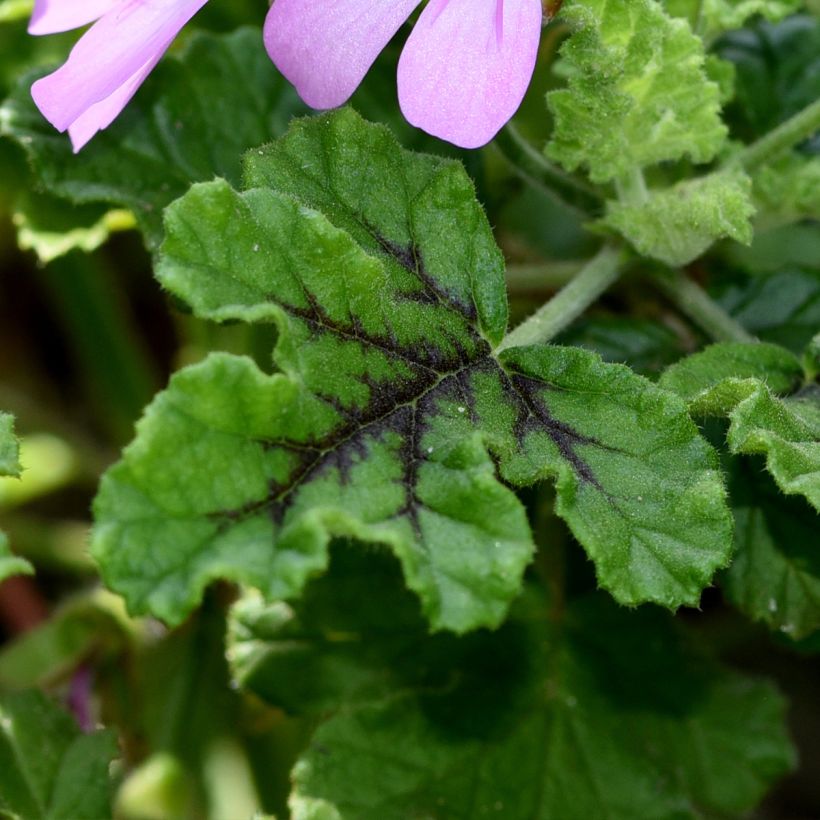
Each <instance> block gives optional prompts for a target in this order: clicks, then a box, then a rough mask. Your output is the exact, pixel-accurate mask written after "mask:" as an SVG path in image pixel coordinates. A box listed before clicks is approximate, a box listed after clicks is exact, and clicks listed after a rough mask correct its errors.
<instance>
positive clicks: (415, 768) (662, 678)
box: [229, 549, 795, 820]
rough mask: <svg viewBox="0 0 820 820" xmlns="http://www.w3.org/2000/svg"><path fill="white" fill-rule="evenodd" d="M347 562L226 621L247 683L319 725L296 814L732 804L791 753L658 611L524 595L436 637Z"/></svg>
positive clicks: (770, 703) (775, 710) (713, 807)
mask: <svg viewBox="0 0 820 820" xmlns="http://www.w3.org/2000/svg"><path fill="white" fill-rule="evenodd" d="M353 558H354V556H353V555H352V550H349V549H345V550H343V551H342V550H340V551H339V552H337V554H336V555H335V556H334V561H333V566H332V569H331V572H330V574H329V575H328V576H327V577H326V578H324V579H321V580H319V581H317V582H315V583H314V587H315V589H313V590H311V589H309V590H308V594H307V597H306V599H305V601H304V602H302V603H300V604H299V605H298V606H297V607H296V609H295V610H291V611H290V612H287V613H286V612H284V611H283V610H282V607H281V605H280V606H273V607H269V608H266V607H264V606H263V605H261V604H260V603H259V602H258V601H255V602H254V601H252V600H246V601H243V602H242V603H241V604H240V605H239V606H238V607H237V613H236V615H235V617H236V618H237V620H238V622H239V623H238V624H236V625H235V626H234V627H233V630H232V636H233V637H232V642H231V645H230V649H229V653H230V654H231V656H232V657H233V658H234V660H235V666H234V669H235V671H236V672H237V677H238V681H239V682H240V684H241V685H243V686H244V687H247V688H249V689H250V690H251V691H253V692H254V693H255V694H257V695H259V696H261V697H262V698H264V699H265V700H267V701H268V702H269V703H271V704H272V705H278V706H285V707H286V708H288V709H289V710H291V711H296V712H297V713H299V712H301V713H308V714H313V715H318V716H321V717H324V718H325V719H324V722H322V723H320V724H319V728H318V729H317V731H316V733H315V734H314V736H313V739H312V740H311V742H310V744H309V746H308V748H307V750H306V751H305V752H304V753H303V754H302V756H301V759H300V760H299V762H298V763H297V765H296V768H295V769H294V772H293V781H294V785H295V790H294V793H293V795H292V797H291V810H292V812H293V816H294V818H307V817H316V816H326V817H348V816H350V817H357V818H362V820H367V819H368V818H373V820H375V818H379V819H380V820H381V818H385V820H393V818H396V820H398V818H405V817H435V818H448V817H482V816H485V815H486V816H498V817H504V818H511V820H517V818H521V819H522V820H523V819H524V818H532V817H561V818H568V820H575V818H578V820H586V819H587V818H590V817H610V818H623V819H624V820H627V818H628V819H629V820H632V818H635V817H654V818H670V820H671V818H676V817H684V816H686V817H689V816H698V815H704V816H741V815H743V814H744V813H745V812H746V811H748V810H749V809H750V808H752V807H753V806H754V804H755V803H756V802H757V801H758V800H759V799H760V798H761V797H762V795H763V794H764V792H765V791H766V789H767V788H768V787H769V786H770V785H771V784H772V783H773V781H774V780H775V779H777V778H778V777H779V776H780V775H782V774H783V773H784V772H786V771H787V770H788V769H789V768H791V767H792V766H793V765H794V762H795V760H794V753H793V751H792V750H791V748H790V745H789V743H788V740H787V737H786V733H785V726H784V707H785V704H784V702H783V700H782V698H781V697H780V696H779V695H778V693H777V692H776V690H774V689H773V688H772V687H771V685H769V684H767V683H764V682H762V681H756V680H754V679H750V678H748V677H745V676H742V675H738V674H737V673H734V672H730V671H729V670H726V669H723V668H721V667H719V666H717V665H715V664H713V663H712V662H710V661H707V660H705V659H704V658H703V657H702V656H700V655H698V653H696V652H695V651H693V648H692V646H691V645H690V643H689V641H687V640H686V639H685V637H684V636H683V635H682V634H681V633H680V632H678V631H676V629H675V628H674V625H673V624H672V623H670V621H669V619H668V617H666V616H665V615H663V614H662V613H660V612H658V611H656V610H648V609H645V610H641V611H639V612H629V611H626V610H624V609H621V608H618V607H615V606H614V605H613V604H612V602H611V601H607V600H606V599H605V598H604V597H603V596H600V595H596V596H592V597H587V598H584V599H581V600H578V601H574V602H572V603H570V604H569V605H568V606H567V607H566V608H565V609H563V610H561V609H558V608H553V607H551V606H550V602H549V601H545V600H543V599H542V598H541V597H540V593H538V592H535V591H534V590H532V589H529V590H527V592H526V593H525V597H524V598H523V599H522V600H521V601H520V602H519V603H518V604H517V605H516V607H515V610H514V612H513V614H512V616H511V618H510V620H508V621H507V623H506V624H504V625H503V626H502V627H501V628H500V629H499V630H498V631H497V632H494V633H490V632H486V631H483V632H478V633H474V634H472V635H469V636H467V637H466V638H454V637H452V636H449V635H436V636H432V637H429V636H427V635H426V633H425V625H424V623H423V621H421V619H419V618H418V615H416V617H415V624H414V623H413V616H412V603H413V602H412V600H408V597H407V595H406V593H404V592H403V591H402V590H401V588H400V586H399V584H398V583H397V579H396V578H395V573H390V572H389V569H388V571H385V567H384V562H383V561H381V562H379V561H373V560H372V556H368V557H367V558H366V561H367V564H366V566H363V564H364V561H363V560H362V559H359V560H358V562H356V561H354V560H353ZM374 589H377V590H378V593H377V597H376V600H375V601H371V600H370V591H371V590H374ZM391 593H392V600H393V601H395V603H396V610H397V617H395V618H394V617H393V614H394V610H393V607H392V606H391V605H388V606H384V605H383V601H388V600H390V598H389V597H388V596H390V594H391ZM328 715H330V717H327V716H328ZM711 771H719V772H720V773H721V774H720V776H715V777H707V776H704V772H711ZM590 783H594V784H595V787H594V788H593V787H591V786H590Z"/></svg>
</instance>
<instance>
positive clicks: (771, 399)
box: [660, 343, 820, 510]
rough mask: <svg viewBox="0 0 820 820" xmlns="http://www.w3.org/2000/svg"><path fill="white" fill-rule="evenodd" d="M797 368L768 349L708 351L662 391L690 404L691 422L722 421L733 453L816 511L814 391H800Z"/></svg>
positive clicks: (819, 461)
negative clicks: (761, 460) (756, 458)
mask: <svg viewBox="0 0 820 820" xmlns="http://www.w3.org/2000/svg"><path fill="white" fill-rule="evenodd" d="M801 378H802V368H801V366H800V361H799V360H798V359H797V358H796V357H795V356H794V355H793V354H791V353H789V352H788V351H787V350H784V349H783V348H778V347H776V346H775V345H767V344H738V343H725V344H717V345H713V346H712V347H710V348H707V349H706V350H704V351H702V352H701V353H696V354H695V355H693V356H690V357H688V358H687V359H684V360H683V361H681V362H679V363H678V364H675V365H673V366H672V367H670V368H669V370H667V371H666V373H664V375H663V376H662V377H661V381H660V383H661V385H662V386H664V387H666V388H667V389H669V390H674V391H675V392H676V393H678V394H679V395H680V396H682V397H683V398H685V399H686V400H687V401H688V402H689V406H690V408H691V410H692V412H693V413H694V414H695V415H700V416H727V417H728V418H729V421H730V425H729V433H728V436H727V442H728V444H729V449H730V450H731V451H732V452H733V453H744V454H747V455H756V454H760V455H765V456H766V467H767V469H768V470H769V472H770V473H771V474H772V476H773V477H774V480H775V481H776V482H777V485H778V486H779V487H780V489H781V490H782V491H783V492H784V493H789V494H795V493H796V494H799V495H803V496H805V497H806V498H807V499H808V500H809V502H810V503H811V504H812V505H813V506H814V507H815V508H816V509H818V510H820V391H818V389H817V387H816V386H815V385H810V386H807V387H806V388H804V389H802V390H800V391H799V392H797V393H794V394H793V395H790V396H786V397H785V398H780V397H778V395H777V394H778V393H781V394H786V393H789V392H791V391H792V390H793V389H794V388H796V387H797V386H798V385H799V384H800V381H801Z"/></svg>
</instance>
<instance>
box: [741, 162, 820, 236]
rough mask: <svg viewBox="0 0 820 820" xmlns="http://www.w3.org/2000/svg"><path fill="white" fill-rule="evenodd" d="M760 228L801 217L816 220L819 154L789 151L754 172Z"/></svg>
mask: <svg viewBox="0 0 820 820" xmlns="http://www.w3.org/2000/svg"><path fill="white" fill-rule="evenodd" d="M754 201H755V205H756V207H757V210H758V211H759V219H758V222H759V223H760V227H764V228H771V227H773V226H777V225H782V224H784V223H789V222H797V221H798V220H801V219H816V220H820V156H807V155H804V154H798V153H797V152H794V151H793V152H792V153H790V154H786V155H785V156H784V157H781V158H780V159H778V160H776V161H775V162H772V163H771V164H769V165H764V166H763V167H762V168H761V169H760V170H759V171H757V172H756V173H755V175H754Z"/></svg>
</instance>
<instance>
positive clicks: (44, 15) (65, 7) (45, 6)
mask: <svg viewBox="0 0 820 820" xmlns="http://www.w3.org/2000/svg"><path fill="white" fill-rule="evenodd" d="M119 2H121V0H34V11H33V12H32V13H31V20H30V21H29V25H28V33H29V34H54V33H56V32H58V31H70V30H71V29H73V28H79V27H80V26H85V25H88V23H93V22H94V20H97V19H99V18H100V17H102V16H103V14H105V13H106V12H107V11H109V10H110V9H112V8H114V6H116V5H117V3H119Z"/></svg>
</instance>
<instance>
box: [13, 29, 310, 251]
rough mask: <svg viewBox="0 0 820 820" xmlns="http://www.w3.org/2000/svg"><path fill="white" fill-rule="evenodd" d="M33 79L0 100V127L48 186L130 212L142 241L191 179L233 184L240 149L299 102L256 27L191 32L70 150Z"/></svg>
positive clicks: (157, 231)
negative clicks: (41, 106) (180, 49)
mask: <svg viewBox="0 0 820 820" xmlns="http://www.w3.org/2000/svg"><path fill="white" fill-rule="evenodd" d="M32 79H33V77H32V76H28V77H25V78H23V80H21V82H20V83H19V84H18V86H17V88H16V90H15V92H14V94H13V96H12V97H11V98H10V99H9V100H8V101H7V102H6V103H5V104H4V105H3V107H2V108H0V134H6V135H8V136H11V137H12V138H14V139H15V140H17V141H18V142H19V143H20V144H21V145H22V146H23V148H24V149H25V150H26V152H27V153H28V156H29V159H30V161H31V163H32V166H33V168H34V171H35V173H36V175H37V178H38V180H39V182H40V184H41V185H43V186H44V187H46V188H47V189H48V191H49V192H50V193H52V194H56V195H58V196H62V197H66V198H68V199H70V200H72V201H75V202H83V203H85V202H107V203H111V204H114V205H117V206H119V207H124V208H128V209H130V210H131V211H133V212H134V215H135V216H136V218H137V221H138V223H139V225H140V227H141V228H142V230H143V231H144V233H145V236H146V241H147V242H148V244H149V246H151V247H155V246H156V245H158V244H159V242H160V240H161V238H162V209H163V207H165V205H167V204H168V203H169V202H171V201H172V200H174V199H175V198H176V197H178V196H180V195H181V194H183V193H184V192H185V191H186V190H187V189H188V187H189V186H190V185H191V183H192V182H196V181H197V180H206V179H212V178H213V177H214V175H219V176H222V177H225V178H226V179H229V180H232V181H234V182H238V180H239V175H240V159H241V156H242V153H243V152H244V151H245V150H247V149H248V148H250V147H252V146H254V145H258V144H259V143H261V142H264V141H265V140H269V139H271V138H272V137H273V136H275V135H277V134H279V133H281V132H282V131H283V130H284V128H285V126H286V124H287V122H288V120H289V118H290V116H291V115H292V114H293V112H294V111H296V110H299V109H300V105H299V103H298V102H297V100H296V98H295V94H294V92H293V90H292V89H291V87H290V85H289V84H288V83H287V82H286V81H285V80H284V79H283V78H282V77H281V76H280V75H279V74H277V73H276V70H275V69H274V68H273V65H272V64H271V61H270V59H269V58H268V56H267V54H266V53H265V49H264V47H263V45H262V38H261V36H260V33H259V31H258V30H256V29H240V30H239V31H236V32H234V33H232V34H228V35H224V36H217V35H212V34H199V35H198V36H196V37H194V38H193V39H192V40H191V43H190V45H189V47H188V48H187V49H186V50H185V52H184V53H183V54H181V55H180V56H179V57H178V58H174V57H170V58H167V59H165V60H163V62H162V63H161V64H160V66H159V67H158V68H157V69H156V70H155V72H154V73H153V76H152V77H151V78H150V79H149V80H148V81H147V82H146V84H145V87H144V88H142V89H141V90H140V92H139V93H138V94H137V96H136V97H135V98H134V100H132V102H131V103H129V105H128V107H127V108H126V110H125V111H124V113H123V114H122V115H121V116H120V117H119V118H118V120H117V122H116V123H115V124H114V125H113V126H112V127H111V128H109V129H107V130H106V131H104V132H102V133H101V134H98V135H97V136H96V137H95V138H94V140H93V141H92V142H91V143H90V144H89V145H88V146H87V147H86V148H85V149H83V151H81V152H80V153H79V154H77V155H76V156H75V155H74V154H72V152H71V146H70V144H69V142H68V138H67V137H66V136H65V135H62V134H58V133H57V132H56V131H54V130H53V129H52V127H51V126H50V125H49V124H48V123H47V122H46V121H45V120H44V119H43V117H42V115H41V114H40V113H39V111H37V109H36V108H35V106H34V103H33V102H32V101H31V97H30V94H29V87H30V86H31V82H32Z"/></svg>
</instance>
